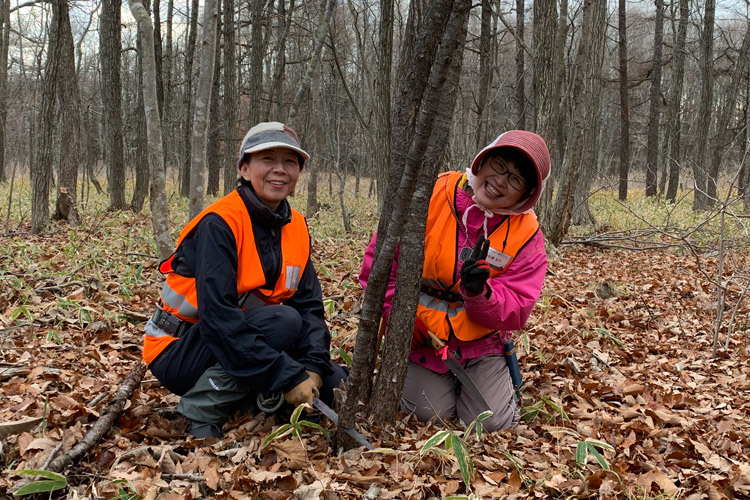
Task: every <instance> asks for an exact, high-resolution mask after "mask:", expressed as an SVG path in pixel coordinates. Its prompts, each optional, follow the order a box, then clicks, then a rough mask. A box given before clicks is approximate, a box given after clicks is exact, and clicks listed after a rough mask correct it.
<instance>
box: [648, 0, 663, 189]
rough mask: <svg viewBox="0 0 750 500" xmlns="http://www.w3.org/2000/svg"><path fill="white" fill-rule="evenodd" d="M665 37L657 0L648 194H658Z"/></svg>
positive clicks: (659, 3) (652, 73)
mask: <svg viewBox="0 0 750 500" xmlns="http://www.w3.org/2000/svg"><path fill="white" fill-rule="evenodd" d="M663 38H664V0H656V18H655V20H654V57H653V70H652V71H651V90H650V93H649V106H650V107H649V117H648V145H647V146H646V196H656V172H657V171H658V161H659V150H660V148H659V119H660V117H661V64H662V62H661V59H662V57H661V55H662V42H663Z"/></svg>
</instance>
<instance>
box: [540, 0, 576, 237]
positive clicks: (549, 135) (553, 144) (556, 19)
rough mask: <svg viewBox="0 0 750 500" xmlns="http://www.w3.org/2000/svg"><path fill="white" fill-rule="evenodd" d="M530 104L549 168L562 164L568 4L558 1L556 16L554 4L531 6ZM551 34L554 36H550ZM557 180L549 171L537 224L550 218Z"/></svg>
mask: <svg viewBox="0 0 750 500" xmlns="http://www.w3.org/2000/svg"><path fill="white" fill-rule="evenodd" d="M533 9H534V32H533V34H534V50H535V57H534V84H533V87H534V101H535V103H536V109H535V115H534V116H535V120H534V121H535V124H536V132H537V133H538V134H539V135H541V136H542V137H543V138H544V140H545V141H546V142H547V147H548V148H549V152H550V157H551V159H552V165H560V164H561V163H562V157H563V155H562V150H561V148H562V147H563V142H564V141H563V140H562V136H561V133H562V132H561V129H562V127H561V113H562V109H561V102H562V88H563V81H564V79H565V39H566V37H567V16H568V1H567V0H561V2H560V15H559V16H558V14H557V0H536V1H535V2H534V7H533ZM550 33H555V36H554V37H553V36H550ZM559 178H560V174H559V172H557V171H556V169H553V170H552V172H551V173H550V178H549V179H548V181H547V187H546V189H545V190H544V192H543V193H542V196H541V197H540V199H539V202H538V203H537V206H536V208H535V210H536V212H537V214H538V215H539V220H540V221H542V222H543V221H545V220H548V219H549V218H550V217H551V216H552V208H553V207H552V199H553V198H552V197H553V193H554V190H555V187H556V184H557V180H558V179H559Z"/></svg>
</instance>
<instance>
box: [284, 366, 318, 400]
mask: <svg viewBox="0 0 750 500" xmlns="http://www.w3.org/2000/svg"><path fill="white" fill-rule="evenodd" d="M308 373H309V372H308ZM316 375H317V373H316ZM318 380H320V376H319V375H318V377H317V380H316V378H314V377H311V376H309V377H307V378H306V379H305V380H303V381H302V382H300V383H299V384H297V385H295V386H294V387H292V388H291V389H290V390H289V392H287V393H286V394H284V399H285V400H286V402H287V403H289V404H291V405H293V406H295V407H297V406H299V405H301V404H302V403H307V404H309V405H310V406H311V407H312V404H313V398H317V397H318V396H319V395H320V393H319V392H318Z"/></svg>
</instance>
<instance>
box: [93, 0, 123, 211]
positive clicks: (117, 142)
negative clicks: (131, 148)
mask: <svg viewBox="0 0 750 500" xmlns="http://www.w3.org/2000/svg"><path fill="white" fill-rule="evenodd" d="M121 6H122V2H121V1H120V0H102V13H101V16H100V18H99V47H100V48H99V50H100V52H99V64H100V65H101V70H102V89H101V92H102V105H103V107H104V115H103V116H102V121H103V123H104V136H105V141H104V148H105V150H106V154H105V158H106V159H107V191H108V192H109V206H110V209H112V210H124V209H125V208H126V207H127V203H126V201H125V158H124V151H123V131H122V84H121V82H120V62H121V57H120V53H121V50H122V48H121V46H120V45H121V36H122V35H121V31H122V28H121V26H120V25H121V20H120V18H121V14H120V9H121Z"/></svg>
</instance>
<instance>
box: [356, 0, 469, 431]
mask: <svg viewBox="0 0 750 500" xmlns="http://www.w3.org/2000/svg"><path fill="white" fill-rule="evenodd" d="M470 10H471V1H470V0H458V1H455V2H454V4H453V6H452V12H451V16H450V19H449V20H448V24H447V26H446V27H445V31H444V32H443V35H442V39H441V41H440V47H439V49H438V54H437V58H436V64H435V65H434V66H433V68H432V71H431V73H430V79H429V84H428V88H427V92H426V93H425V97H424V101H423V107H422V110H421V111H420V112H421V113H423V114H429V115H430V116H429V118H428V117H426V116H423V117H422V119H421V120H420V121H422V120H425V121H427V120H431V121H433V124H432V125H431V128H432V132H431V135H430V137H429V140H428V146H427V150H426V151H425V152H424V153H423V156H422V158H420V161H421V164H420V165H419V170H420V173H419V180H418V181H417V185H416V186H415V190H414V194H413V196H412V200H411V203H410V204H409V208H408V211H409V215H408V217H407V223H406V225H405V227H404V234H403V236H402V238H401V252H400V253H399V272H398V277H397V279H396V292H395V295H394V298H393V309H392V313H391V317H390V321H389V327H390V330H389V334H388V335H387V336H386V339H385V347H384V350H383V355H382V357H381V365H380V370H379V372H378V376H377V379H376V381H375V386H374V390H373V399H372V402H371V404H370V407H371V408H372V413H373V415H374V416H375V419H376V420H378V421H380V422H389V423H393V421H394V420H395V418H396V414H397V413H398V410H399V407H400V403H401V393H402V391H403V387H404V381H405V380H406V370H407V366H408V361H409V350H410V345H411V338H412V332H413V331H414V321H415V318H416V313H417V303H418V302H419V284H420V282H421V278H422V267H423V263H424V241H425V238H424V234H425V224H426V222H427V211H428V207H429V202H430V197H431V195H432V187H433V185H434V182H435V177H436V175H437V173H438V172H439V171H440V167H441V166H442V164H443V160H444V156H445V154H446V151H447V144H448V137H449V135H450V129H451V119H452V117H453V110H454V108H455V105H456V99H454V98H453V96H455V95H456V92H457V87H458V81H459V76H460V74H461V66H462V63H463V49H464V41H465V38H466V33H467V25H468V21H469V12H470ZM425 125H427V124H425ZM428 126H429V125H428Z"/></svg>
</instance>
